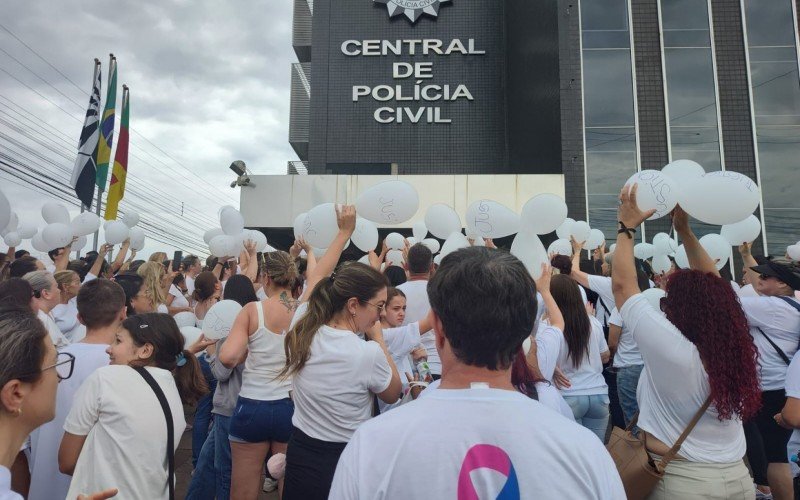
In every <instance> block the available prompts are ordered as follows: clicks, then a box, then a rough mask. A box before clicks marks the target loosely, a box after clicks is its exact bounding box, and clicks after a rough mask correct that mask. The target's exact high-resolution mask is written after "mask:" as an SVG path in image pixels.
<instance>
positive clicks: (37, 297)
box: [23, 271, 69, 349]
mask: <svg viewBox="0 0 800 500" xmlns="http://www.w3.org/2000/svg"><path fill="white" fill-rule="evenodd" d="M23 279H24V280H25V281H27V282H28V283H30V285H31V288H33V299H32V301H31V305H32V306H33V308H34V309H35V310H36V315H37V316H38V317H39V319H40V320H41V321H42V323H43V324H44V326H45V328H46V329H47V333H48V334H49V335H50V339H51V340H52V341H53V344H54V345H55V346H56V349H60V348H62V347H66V346H68V345H69V340H67V337H65V336H64V334H63V333H61V329H60V328H58V325H56V321H55V319H53V316H52V315H51V314H50V311H52V310H53V308H54V307H55V306H57V305H58V304H60V303H61V289H60V288H58V283H56V279H55V278H54V277H53V275H52V274H51V273H50V272H49V271H33V272H30V273H28V274H26V275H25V276H23Z"/></svg>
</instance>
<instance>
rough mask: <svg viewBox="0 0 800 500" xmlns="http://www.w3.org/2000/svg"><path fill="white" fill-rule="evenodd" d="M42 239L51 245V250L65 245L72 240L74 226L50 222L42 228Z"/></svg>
mask: <svg viewBox="0 0 800 500" xmlns="http://www.w3.org/2000/svg"><path fill="white" fill-rule="evenodd" d="M42 240H43V241H44V243H45V244H46V245H47V246H49V247H50V248H49V250H53V249H55V248H61V247H65V246H67V245H69V243H70V241H72V228H71V227H69V225H68V224H62V223H60V222H55V223H53V224H48V225H47V226H45V228H44V230H42Z"/></svg>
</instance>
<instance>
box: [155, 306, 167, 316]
mask: <svg viewBox="0 0 800 500" xmlns="http://www.w3.org/2000/svg"><path fill="white" fill-rule="evenodd" d="M156 312H158V313H161V314H169V309H168V308H167V305H166V304H159V305H158V307H156Z"/></svg>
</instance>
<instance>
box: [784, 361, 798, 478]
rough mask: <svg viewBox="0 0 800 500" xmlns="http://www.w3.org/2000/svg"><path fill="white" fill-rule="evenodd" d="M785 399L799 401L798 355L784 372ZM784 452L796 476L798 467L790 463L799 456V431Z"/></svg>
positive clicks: (795, 432)
mask: <svg viewBox="0 0 800 500" xmlns="http://www.w3.org/2000/svg"><path fill="white" fill-rule="evenodd" d="M786 397H787V398H795V399H800V355H798V354H795V355H794V357H793V358H792V362H791V363H790V364H789V369H788V370H787V371H786ZM786 452H787V457H788V458H789V465H790V466H791V468H792V476H797V475H798V474H800V467H798V466H797V464H796V463H794V462H792V455H798V456H800V429H795V430H794V431H793V432H792V437H791V438H790V439H789V443H788V444H787V445H786Z"/></svg>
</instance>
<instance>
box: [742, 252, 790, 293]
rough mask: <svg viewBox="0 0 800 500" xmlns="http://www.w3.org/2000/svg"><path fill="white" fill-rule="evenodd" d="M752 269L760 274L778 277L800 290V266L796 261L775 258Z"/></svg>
mask: <svg viewBox="0 0 800 500" xmlns="http://www.w3.org/2000/svg"><path fill="white" fill-rule="evenodd" d="M750 269H752V270H753V271H755V272H757V273H759V274H763V275H765V276H772V277H774V278H777V279H779V280H781V281H783V282H784V283H786V284H787V285H789V286H790V287H792V290H800V266H798V265H797V264H796V263H793V262H791V261H787V260H784V259H775V260H771V261H769V262H767V263H765V264H762V265H760V266H755V267H751V268H750Z"/></svg>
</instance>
